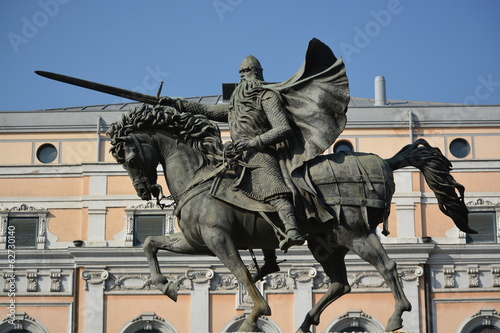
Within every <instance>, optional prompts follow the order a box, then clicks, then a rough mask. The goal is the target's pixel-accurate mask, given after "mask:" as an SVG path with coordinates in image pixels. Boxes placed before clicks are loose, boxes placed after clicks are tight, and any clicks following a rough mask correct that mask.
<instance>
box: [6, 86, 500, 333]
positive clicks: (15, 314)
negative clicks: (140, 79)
mask: <svg viewBox="0 0 500 333" xmlns="http://www.w3.org/2000/svg"><path fill="white" fill-rule="evenodd" d="M192 100H197V101H199V102H201V103H206V104H216V103H224V102H226V101H224V100H223V98H222V96H208V97H202V98H193V99H192ZM378 104H380V105H378ZM136 106H138V104H135V103H130V104H114V105H104V106H102V105H100V106H88V107H77V108H64V109H51V110H36V111H25V112H19V111H15V112H0V152H1V154H0V248H1V249H2V251H1V252H0V253H2V255H1V258H0V270H1V271H2V277H3V279H2V288H3V293H1V294H0V303H1V308H2V309H3V310H2V311H3V313H0V318H2V321H0V333H4V332H11V331H14V332H57V333H58V332H89V333H94V332H108V333H111V332H113V333H114V332H121V333H136V332H162V333H163V332H179V333H182V332H231V331H234V330H235V329H236V328H237V327H238V325H239V324H241V322H242V321H243V320H244V318H245V316H246V314H247V313H248V311H249V309H250V307H251V304H250V303H249V298H248V296H247V294H246V291H245V290H244V289H243V288H242V287H241V286H239V285H238V283H237V282H236V280H235V278H234V276H232V275H231V274H230V273H229V271H228V270H227V269H226V268H225V267H224V266H223V265H222V264H221V263H220V261H218V259H217V258H212V257H205V256H187V255H179V254H173V253H166V252H160V253H159V260H160V264H161V267H162V271H163V273H164V274H165V275H167V276H168V277H169V279H172V280H176V281H179V282H180V285H181V289H180V295H179V299H178V301H177V302H176V303H174V302H173V301H171V300H170V299H168V298H166V297H165V296H164V295H162V294H161V293H160V292H159V291H158V290H157V289H156V287H155V286H154V285H152V284H151V280H150V278H149V269H148V266H147V262H146V258H145V256H144V253H143V251H142V248H141V244H142V242H143V241H144V238H145V237H146V236H147V235H150V234H156V235H158V234H170V233H174V232H178V229H177V225H176V220H175V218H174V217H173V214H172V209H165V210H161V209H160V208H159V207H157V206H156V204H155V203H153V202H144V201H141V200H140V199H139V198H138V197H137V195H136V192H135V190H134V188H133V186H132V182H131V181H130V179H129V177H128V175H127V173H126V171H125V170H124V169H123V168H122V167H121V166H120V165H118V164H117V163H116V162H115V161H114V160H113V158H112V157H111V155H110V154H109V153H108V150H109V148H110V142H109V139H108V138H106V136H105V131H106V129H107V128H108V127H109V125H110V124H111V123H113V122H115V121H117V120H118V119H119V118H120V116H121V115H122V114H123V113H124V112H126V111H129V110H131V109H132V108H133V107H136ZM220 128H221V132H222V137H223V140H229V133H228V129H227V126H226V124H220ZM418 138H424V139H426V140H427V141H428V142H429V143H430V144H431V145H432V146H435V147H438V148H440V149H441V151H442V152H443V154H444V155H445V156H446V157H448V158H449V159H450V160H451V161H452V164H453V168H454V171H453V175H454V177H455V179H456V180H457V181H458V182H460V183H461V184H463V185H464V186H465V189H466V194H465V198H466V203H467V205H468V207H469V210H470V223H471V226H472V227H473V228H475V229H476V230H478V231H479V234H478V235H465V234H464V233H462V232H460V231H459V230H458V229H457V228H456V227H455V226H454V224H453V222H452V220H451V219H449V218H448V217H446V216H445V215H444V214H442V213H441V212H440V210H439V207H438V205H437V201H436V198H435V196H434V194H433V193H432V191H431V190H430V189H429V188H428V186H427V185H426V184H425V181H424V180H423V177H422V175H421V173H420V172H419V171H418V170H417V169H414V168H406V169H402V170H398V171H396V172H395V181H396V193H395V195H394V197H393V200H392V203H391V215H390V217H389V230H390V232H391V233H390V235H389V236H387V237H386V236H383V235H381V233H380V238H381V239H382V242H383V244H384V246H385V248H386V251H387V252H388V254H389V256H390V257H391V258H392V259H394V260H395V261H396V262H397V263H398V272H399V274H400V279H401V281H402V284H403V286H404V291H405V293H406V296H407V297H408V299H409V300H410V302H411V303H412V306H413V310H412V311H411V312H410V313H405V315H404V325H405V327H404V330H405V331H409V332H426V333H438V332H439V333H470V332H475V333H479V332H500V313H499V312H500V244H499V242H500V185H499V184H500V106H498V105H493V106H470V105H459V104H440V103H422V102H405V101H389V102H386V101H384V102H383V103H379V102H377V103H375V101H374V100H372V99H363V98H352V100H351V103H350V105H349V111H348V124H347V128H346V130H345V131H344V132H343V134H342V135H341V137H340V138H339V139H338V140H337V142H336V143H335V144H334V146H332V147H331V148H330V149H329V151H328V152H327V153H332V152H335V151H340V150H344V149H348V150H353V151H359V152H370V153H375V154H378V155H380V156H381V157H383V158H389V157H391V156H393V155H394V154H395V153H396V152H398V151H399V150H400V149H401V148H402V147H403V146H404V145H406V144H408V143H410V142H414V141H415V140H416V139H418ZM159 171H160V170H159ZM160 175H161V173H160ZM159 183H160V184H161V185H162V186H163V188H164V189H166V188H167V187H166V184H165V181H164V180H163V179H162V176H160V177H159ZM241 255H242V257H243V259H244V260H245V262H246V263H248V266H249V267H252V260H251V258H250V255H249V254H248V253H247V252H246V251H241ZM258 257H259V259H260V253H258ZM279 259H280V260H282V259H286V262H284V263H282V264H281V265H280V266H281V271H280V272H277V273H274V274H271V275H270V276H268V277H267V278H266V279H265V280H264V281H263V282H259V283H258V287H259V289H260V290H261V291H262V293H263V295H264V297H265V298H266V299H267V301H268V302H269V304H270V306H271V308H272V311H273V314H272V315H271V316H269V317H263V318H261V319H259V325H260V327H261V328H262V329H263V331H265V332H273V333H274V332H276V333H278V332H280V333H281V332H285V333H286V332H294V331H295V330H296V329H297V328H298V326H299V325H300V323H301V322H302V320H303V318H304V316H305V315H306V313H307V312H308V311H309V310H310V308H311V307H312V306H313V304H315V302H317V301H318V300H319V299H320V298H321V296H322V295H323V294H324V293H325V291H326V290H327V288H328V286H329V280H328V278H327V277H326V275H325V274H324V273H323V271H322V269H321V267H320V266H319V264H317V263H316V261H315V260H314V259H313V257H312V255H311V253H310V252H309V251H308V250H307V247H306V246H300V247H294V248H291V249H290V250H289V252H288V253H287V254H279ZM346 265H347V268H348V277H349V281H350V284H351V286H352V291H351V293H350V294H348V295H345V296H343V297H341V298H340V299H339V300H337V301H335V302H334V303H333V304H331V305H330V306H329V307H328V308H327V309H326V310H325V312H324V313H323V315H322V317H321V323H320V324H319V325H318V326H317V327H316V329H315V332H351V331H367V332H379V331H383V330H384V327H385V324H386V322H387V320H388V319H389V317H390V315H391V314H392V312H393V308H394V299H393V297H392V294H391V292H390V291H389V289H388V287H387V285H386V284H385V283H384V281H383V279H382V278H381V276H380V275H379V274H378V272H377V271H376V270H375V269H374V268H373V267H372V266H371V265H369V264H368V263H366V262H363V261H361V260H360V259H359V258H358V257H357V256H355V255H354V254H348V255H347V256H346ZM252 269H253V268H252ZM23 330H24V331H23Z"/></svg>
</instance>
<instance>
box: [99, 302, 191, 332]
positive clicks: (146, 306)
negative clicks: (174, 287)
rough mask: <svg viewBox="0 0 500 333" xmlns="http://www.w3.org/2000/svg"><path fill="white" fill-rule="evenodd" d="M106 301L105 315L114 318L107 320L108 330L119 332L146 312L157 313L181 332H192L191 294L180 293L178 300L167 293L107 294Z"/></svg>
mask: <svg viewBox="0 0 500 333" xmlns="http://www.w3.org/2000/svg"><path fill="white" fill-rule="evenodd" d="M104 302H105V316H106V317H107V318H114V320H107V321H106V323H105V327H106V332H119V331H120V329H121V328H122V327H123V326H124V325H125V324H127V322H129V321H130V320H131V319H133V318H136V317H137V316H139V315H141V314H142V313H145V312H154V313H156V314H157V315H158V316H159V317H161V318H163V319H165V320H166V321H168V322H169V323H171V324H172V325H173V326H174V327H175V328H176V329H177V330H178V331H179V332H190V326H191V325H190V322H191V296H190V295H179V298H178V299H177V302H173V301H172V300H170V299H169V298H168V297H167V296H165V295H134V296H131V295H126V296H119V295H107V296H105V298H104Z"/></svg>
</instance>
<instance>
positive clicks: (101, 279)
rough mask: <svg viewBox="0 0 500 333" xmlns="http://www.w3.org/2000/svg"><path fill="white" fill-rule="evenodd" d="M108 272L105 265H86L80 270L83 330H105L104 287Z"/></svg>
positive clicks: (90, 332) (93, 332) (92, 332)
mask: <svg viewBox="0 0 500 333" xmlns="http://www.w3.org/2000/svg"><path fill="white" fill-rule="evenodd" d="M108 277H109V273H108V271H107V270H106V267H86V268H85V270H84V271H83V272H82V279H83V280H84V281H85V290H86V291H87V294H86V295H85V296H86V297H85V332H87V333H95V332H105V329H104V289H105V287H106V280H107V279H108Z"/></svg>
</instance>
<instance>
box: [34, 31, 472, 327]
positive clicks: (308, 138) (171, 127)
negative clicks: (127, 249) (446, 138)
mask: <svg viewBox="0 0 500 333" xmlns="http://www.w3.org/2000/svg"><path fill="white" fill-rule="evenodd" d="M239 73H240V78H241V80H240V83H239V84H238V86H237V87H236V88H235V91H234V92H233V94H232V95H231V97H230V100H229V102H228V103H226V104H217V105H204V104H200V103H195V102H190V101H187V100H183V99H176V98H170V97H160V91H159V92H158V94H157V96H149V95H144V94H140V93H136V92H131V91H127V90H123V89H120V88H115V87H110V86H106V85H102V84H98V83H94V82H90V81H85V80H81V79H77V78H72V77H68V76H64V75H60V74H55V73H48V72H40V71H38V72H37V74H40V75H43V76H45V77H48V78H51V79H55V80H59V81H63V82H66V83H70V84H74V85H78V86H81V87H85V88H89V89H94V90H98V91H102V92H105V93H109V94H113V95H117V96H121V97H127V98H131V99H134V100H137V101H142V102H144V104H143V105H142V106H140V107H138V108H135V109H134V110H132V111H130V112H127V113H125V114H123V115H122V118H121V120H120V121H118V122H116V123H114V124H112V125H111V127H110V128H109V130H108V132H107V134H108V135H109V137H110V138H111V145H112V148H111V153H112V155H113V157H114V158H115V159H116V161H117V162H118V163H120V164H122V165H123V166H124V167H125V169H126V170H127V172H128V174H129V176H130V178H131V180H132V182H133V185H134V187H135V189H136V192H137V195H138V196H139V197H140V198H141V199H143V200H151V199H152V197H155V198H156V200H157V202H158V204H160V205H164V204H163V203H162V202H161V200H162V199H164V198H169V199H171V200H172V201H173V202H174V204H175V210H174V213H175V215H176V216H177V218H178V225H179V228H180V229H181V232H180V233H174V234H170V235H166V236H165V235H151V236H149V237H147V238H146V240H145V243H144V251H145V253H146V257H147V259H148V263H149V267H150V270H151V281H152V282H153V283H154V284H155V285H156V287H157V288H158V289H159V290H160V291H161V292H162V293H163V294H165V295H167V296H168V297H169V298H171V299H172V300H174V301H176V300H177V292H178V289H179V285H178V283H177V282H176V281H168V280H167V278H166V277H165V276H164V275H162V273H161V270H160V266H159V264H158V259H157V252H158V250H167V251H172V252H176V253H184V254H198V255H199V254H206V255H212V256H217V257H218V258H219V259H220V260H221V261H222V262H223V263H224V265H225V266H226V267H227V268H228V269H229V270H230V271H231V273H232V274H234V276H235V277H236V278H237V280H238V282H239V283H241V285H242V286H244V287H245V288H246V290H247V291H248V294H249V296H250V297H251V298H252V300H253V304H254V305H253V309H252V311H251V313H250V314H249V315H248V316H247V317H246V319H245V321H244V322H243V324H242V326H241V327H240V328H239V331H241V332H259V328H258V325H257V320H258V318H259V317H260V316H263V315H265V316H268V315H270V314H271V309H270V307H269V305H268V303H267V302H266V300H265V299H264V297H263V296H262V294H261V293H260V292H259V290H258V289H257V288H256V286H255V282H256V281H258V280H261V279H264V278H265V276H266V275H268V274H270V273H273V272H276V271H278V270H279V265H278V263H277V261H276V259H277V258H276V250H277V249H281V250H282V251H284V252H285V253H286V252H287V251H288V249H289V248H290V247H292V246H300V245H303V244H305V243H307V247H308V248H309V250H310V251H311V254H312V256H313V257H314V258H315V260H316V261H318V263H319V264H320V265H321V266H322V268H323V269H324V272H325V274H326V275H327V276H328V277H329V278H330V284H329V288H328V290H327V292H326V293H325V294H324V295H323V297H322V298H321V299H320V300H319V301H318V302H317V303H316V304H315V305H314V306H313V308H312V309H311V310H310V311H309V312H308V313H307V314H306V316H305V318H304V321H303V322H302V324H301V325H300V327H299V328H298V330H297V332H310V331H311V325H318V323H319V320H320V315H321V313H322V312H323V311H324V310H325V308H326V307H327V306H328V305H329V304H330V303H332V302H333V301H335V300H336V299H338V298H339V297H341V296H342V295H345V294H346V293H348V292H349V291H350V290H351V287H350V286H349V283H348V279H347V272H346V265H345V260H344V259H345V255H346V254H347V253H348V252H349V251H352V252H354V253H356V254H357V255H359V256H360V257H361V258H362V259H364V260H365V261H367V262H369V263H370V264H372V265H373V266H374V267H375V268H376V269H377V270H378V272H379V273H380V274H381V275H382V277H383V279H384V280H385V282H386V283H387V285H388V286H389V288H390V289H391V292H392V293H393V296H394V299H395V308H394V312H393V313H392V315H391V317H390V318H389V320H388V323H387V325H386V331H394V330H397V329H400V328H402V327H403V320H402V314H403V312H404V311H410V310H411V304H410V302H409V301H408V299H407V298H406V296H405V294H404V292H403V288H402V286H401V283H400V281H399V277H398V272H397V269H396V263H395V262H394V261H393V260H391V259H390V258H389V257H388V256H387V254H386V252H385V250H384V248H383V246H382V244H381V243H380V240H379V238H378V237H377V235H376V228H377V226H378V225H379V224H381V223H382V224H383V234H385V235H387V234H388V233H389V230H388V224H387V220H388V216H389V209H390V203H391V198H392V195H393V193H394V191H395V184H394V179H393V172H394V171H395V170H397V169H400V168H403V167H407V166H412V167H415V168H418V169H419V170H420V171H421V172H422V173H423V175H424V178H425V180H426V181H427V184H428V185H429V187H430V188H431V189H432V190H433V191H434V193H435V195H436V198H437V200H438V204H439V207H440V209H441V211H442V212H443V213H444V214H445V215H447V216H449V217H450V218H451V219H452V220H453V221H454V223H455V225H456V226H457V227H458V228H459V229H460V230H462V231H464V232H466V233H475V231H474V230H472V229H471V228H470V227H469V226H468V219H467V214H468V211H467V207H466V206H465V204H464V187H463V186H462V185H460V184H459V183H458V182H456V181H455V179H454V178H453V177H452V175H451V174H450V171H451V163H450V162H449V161H448V159H446V157H445V156H443V155H442V153H441V152H440V151H439V149H438V148H433V147H431V146H430V145H429V144H428V143H427V142H426V141H425V140H423V139H419V140H417V141H415V142H414V143H412V144H409V145H407V146H405V147H403V148H402V149H401V150H400V151H399V152H398V153H397V154H396V155H394V157H392V158H389V159H382V158H380V157H379V156H377V155H375V154H369V153H360V152H340V153H335V154H328V155H323V153H324V152H325V151H326V150H327V149H328V148H329V147H331V145H332V144H333V143H334V141H335V140H336V139H337V137H338V136H339V135H340V133H341V132H342V131H343V130H344V128H345V125H346V120H347V119H346V112H347V105H348V103H349V100H350V97H349V87H348V80H347V76H346V72H345V66H344V64H343V62H342V59H341V58H338V59H337V58H336V57H335V55H334V54H333V52H332V51H331V49H330V48H329V47H328V46H326V45H325V44H324V43H322V42H321V41H319V40H317V39H312V40H311V41H310V43H309V46H308V48H307V51H306V56H305V61H304V63H303V65H302V67H301V68H300V69H299V71H298V72H297V73H296V74H295V75H293V76H292V77H291V78H290V79H288V80H286V81H284V82H281V83H274V84H270V83H267V82H265V81H264V77H263V69H262V66H261V64H260V62H259V61H258V60H257V59H256V58H255V57H253V56H248V57H246V58H245V59H244V60H243V62H242V63H241V66H240V69H239ZM214 121H216V122H226V123H228V125H229V131H230V135H231V141H230V142H228V143H226V144H223V142H222V140H221V136H220V130H219V128H218V126H217V124H216V123H215V122H214ZM159 164H161V165H162V167H163V173H164V176H165V179H166V182H167V186H168V190H169V193H170V195H169V196H168V197H165V196H164V195H163V189H162V188H161V186H160V185H159V184H157V176H158V175H157V166H158V165H159ZM332 240H333V242H332ZM327 246H328V247H329V248H326V247H327ZM253 249H262V251H263V253H264V265H263V266H262V267H261V268H258V270H257V274H255V275H254V276H251V274H250V272H249V270H248V269H247V267H246V266H245V264H244V263H243V261H242V259H241V257H240V254H239V252H238V251H239V250H250V251H252V250H253ZM257 267H258V265H257Z"/></svg>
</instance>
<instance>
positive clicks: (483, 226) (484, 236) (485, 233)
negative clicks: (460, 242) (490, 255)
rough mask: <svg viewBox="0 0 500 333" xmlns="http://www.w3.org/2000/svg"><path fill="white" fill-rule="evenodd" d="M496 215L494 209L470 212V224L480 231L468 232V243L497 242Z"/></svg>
mask: <svg viewBox="0 0 500 333" xmlns="http://www.w3.org/2000/svg"><path fill="white" fill-rule="evenodd" d="M495 215H496V214H495V212H494V211H492V212H471V213H469V226H470V227H471V228H472V229H474V230H476V231H477V232H478V233H477V234H468V235H467V243H496V242H497V237H496V236H497V235H496V233H497V232H496V230H497V224H496V221H495V220H496V219H495Z"/></svg>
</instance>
